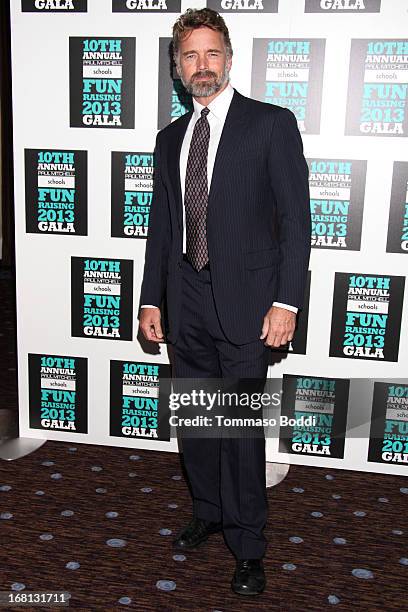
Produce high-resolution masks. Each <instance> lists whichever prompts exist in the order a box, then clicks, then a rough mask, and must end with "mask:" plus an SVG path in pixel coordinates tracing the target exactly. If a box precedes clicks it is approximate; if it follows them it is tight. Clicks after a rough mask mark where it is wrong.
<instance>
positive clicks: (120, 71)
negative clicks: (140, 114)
mask: <svg viewBox="0 0 408 612" xmlns="http://www.w3.org/2000/svg"><path fill="white" fill-rule="evenodd" d="M69 85H70V92H69V95H70V127H105V128H133V127H134V125H135V39H134V38H123V37H121V38H112V37H109V38H107V37H86V38H80V37H70V39H69Z"/></svg>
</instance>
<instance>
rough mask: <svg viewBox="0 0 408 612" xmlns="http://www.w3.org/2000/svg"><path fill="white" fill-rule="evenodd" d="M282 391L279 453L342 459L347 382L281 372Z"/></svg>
mask: <svg viewBox="0 0 408 612" xmlns="http://www.w3.org/2000/svg"><path fill="white" fill-rule="evenodd" d="M282 392H283V393H282V409H281V426H280V435H279V452H280V453H292V454H302V455H316V456H321V455H324V456H326V457H333V458H336V459H342V458H343V456H344V437H345V432H346V423H347V406H348V395H349V381H348V380H343V379H340V378H321V377H319V378H316V377H311V376H299V375H292V374H284V375H283V382H282ZM282 421H286V423H287V424H284V423H282Z"/></svg>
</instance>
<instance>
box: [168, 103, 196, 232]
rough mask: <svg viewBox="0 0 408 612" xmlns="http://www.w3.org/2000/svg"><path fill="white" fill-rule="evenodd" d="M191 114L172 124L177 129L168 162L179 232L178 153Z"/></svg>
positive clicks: (181, 209) (179, 189) (180, 221)
mask: <svg viewBox="0 0 408 612" xmlns="http://www.w3.org/2000/svg"><path fill="white" fill-rule="evenodd" d="M192 114H193V113H192V111H190V112H188V113H186V114H185V115H183V116H182V117H181V118H180V119H178V120H177V122H176V123H175V124H174V127H175V128H176V127H177V129H176V130H175V134H174V136H173V143H172V147H171V153H170V155H169V160H168V166H169V176H170V180H171V181H172V184H173V188H174V194H175V199H176V208H177V219H178V222H179V226H180V229H181V230H182V228H183V202H182V198H181V183H180V152H181V146H182V144H183V140H184V135H185V133H186V130H187V126H188V124H189V122H190V119H191V115H192Z"/></svg>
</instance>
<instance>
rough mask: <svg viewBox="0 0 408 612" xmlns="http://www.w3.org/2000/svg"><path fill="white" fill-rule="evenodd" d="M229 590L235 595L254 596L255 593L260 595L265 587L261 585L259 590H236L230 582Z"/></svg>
mask: <svg viewBox="0 0 408 612" xmlns="http://www.w3.org/2000/svg"><path fill="white" fill-rule="evenodd" d="M231 590H232V592H233V593H235V594H236V595H243V596H244V597H248V596H250V597H255V596H256V595H261V594H262V593H263V592H264V590H265V587H263V588H262V590H261V591H237V590H235V589H234V586H233V584H231Z"/></svg>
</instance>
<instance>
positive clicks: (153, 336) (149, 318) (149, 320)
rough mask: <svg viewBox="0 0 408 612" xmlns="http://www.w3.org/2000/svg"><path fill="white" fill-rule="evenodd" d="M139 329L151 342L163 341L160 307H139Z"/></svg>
mask: <svg viewBox="0 0 408 612" xmlns="http://www.w3.org/2000/svg"><path fill="white" fill-rule="evenodd" d="M139 329H140V330H141V332H142V334H143V335H144V337H145V338H146V340H150V341H151V342H163V341H164V336H163V331H162V327H161V313H160V308H141V309H140V317H139Z"/></svg>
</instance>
